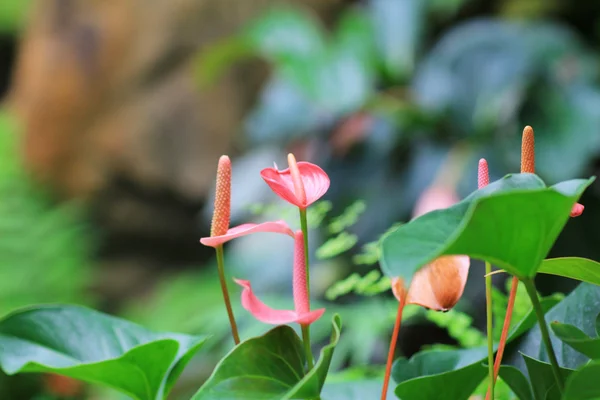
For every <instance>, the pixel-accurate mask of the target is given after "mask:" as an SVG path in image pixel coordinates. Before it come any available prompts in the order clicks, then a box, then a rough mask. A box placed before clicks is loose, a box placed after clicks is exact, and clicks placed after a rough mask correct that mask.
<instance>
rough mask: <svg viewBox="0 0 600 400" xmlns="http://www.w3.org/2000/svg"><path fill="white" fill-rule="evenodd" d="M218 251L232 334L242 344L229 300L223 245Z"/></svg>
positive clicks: (221, 279) (221, 280)
mask: <svg viewBox="0 0 600 400" xmlns="http://www.w3.org/2000/svg"><path fill="white" fill-rule="evenodd" d="M215 250H216V252H217V270H218V271H219V281H220V282H221V291H222V292H223V300H224V301H225V308H227V316H228V317H229V324H230V325H231V335H232V336H233V341H234V343H235V344H236V345H237V344H240V335H239V333H238V328H237V324H236V323H235V317H234V315H233V309H232V308H231V300H229V290H228V289H227V281H226V280H225V262H224V260H223V258H224V257H223V245H222V244H221V245H218V246H217V247H215Z"/></svg>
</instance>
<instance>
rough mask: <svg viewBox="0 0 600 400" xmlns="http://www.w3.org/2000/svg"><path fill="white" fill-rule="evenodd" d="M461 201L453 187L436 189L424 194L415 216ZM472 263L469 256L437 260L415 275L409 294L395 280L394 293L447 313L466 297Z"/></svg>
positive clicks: (418, 203) (401, 282)
mask: <svg viewBox="0 0 600 400" xmlns="http://www.w3.org/2000/svg"><path fill="white" fill-rule="evenodd" d="M458 200H459V199H458V197H457V196H456V193H455V192H454V190H452V189H451V188H448V187H445V186H433V187H431V188H429V189H427V190H426V191H425V192H423V194H422V195H421V197H420V198H419V200H418V201H417V204H416V205H415V209H414V212H413V217H414V218H416V217H418V216H420V215H422V214H426V213H428V212H430V211H433V210H437V209H442V208H448V207H450V206H452V205H453V204H455V203H457V202H458ZM470 264H471V263H470V259H469V257H467V256H444V257H440V258H437V259H435V260H433V261H432V262H431V263H430V264H427V265H426V266H424V267H423V268H421V269H420V270H419V271H417V272H416V273H415V275H414V277H413V279H412V281H411V283H410V287H409V289H408V293H407V292H406V288H405V285H404V282H403V281H402V279H399V278H395V279H393V280H392V291H393V292H394V295H395V296H396V298H397V299H398V300H400V298H401V297H402V296H405V304H417V305H420V306H423V307H426V308H430V309H432V310H436V311H447V310H449V309H451V308H452V307H454V305H455V304H456V303H457V302H458V300H459V299H460V297H461V296H462V294H463V291H464V289H465V284H466V283H467V276H468V274H469V266H470Z"/></svg>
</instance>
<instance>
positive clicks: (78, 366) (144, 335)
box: [0, 305, 206, 400]
mask: <svg viewBox="0 0 600 400" xmlns="http://www.w3.org/2000/svg"><path fill="white" fill-rule="evenodd" d="M205 340H206V337H205V336H188V335H181V334H174V333H155V332H151V331H148V330H146V329H144V328H142V327H141V326H138V325H135V324H133V323H131V322H128V321H125V320H121V319H118V318H114V317H111V316H108V315H105V314H102V313H99V312H97V311H94V310H90V309H87V308H84V307H78V306H70V305H68V306H42V307H36V308H27V309H23V310H19V311H16V312H14V313H12V314H10V315H8V316H7V317H5V318H4V319H3V320H2V321H0V366H1V367H2V369H3V370H4V371H5V372H6V373H7V374H9V375H13V374H16V373H20V372H53V373H57V374H61V375H66V376H70V377H72V378H75V379H79V380H83V381H87V382H93V383H99V384H103V385H106V386H110V387H112V388H114V389H116V390H119V391H121V392H123V393H125V394H127V395H129V396H131V397H133V398H134V399H139V400H157V399H162V398H164V397H165V396H166V395H167V393H168V390H169V389H170V388H171V387H172V385H173V383H174V382H175V380H176V379H177V377H178V376H179V374H180V373H181V372H182V370H183V367H184V366H185V364H186V363H187V362H188V361H189V360H190V358H191V356H192V355H193V354H194V353H195V352H196V351H197V350H198V349H199V348H200V347H201V346H202V345H203V344H204V342H205Z"/></svg>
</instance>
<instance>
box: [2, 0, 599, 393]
mask: <svg viewBox="0 0 600 400" xmlns="http://www.w3.org/2000/svg"><path fill="white" fill-rule="evenodd" d="M599 56H600V3H598V2H593V1H583V0H581V1H561V0H493V1H489V0H290V1H287V2H283V1H276V0H153V1H151V2H149V1H145V0H118V1H117V0H38V1H34V0H2V1H1V2H0V101H1V105H0V196H1V197H0V314H2V315H4V314H6V313H8V312H10V311H11V310H14V309H15V308H18V307H23V306H27V305H30V304H35V303H48V302H71V303H78V304H84V305H88V306H91V307H95V308H99V309H101V310H103V311H105V312H109V313H112V314H115V315H119V316H122V317H125V318H129V319H132V320H134V321H136V322H138V323H141V324H143V325H145V326H148V327H151V328H154V329H157V330H167V331H180V332H190V333H210V334H212V335H213V339H212V340H211V343H210V345H209V346H208V347H207V348H205V350H204V351H202V352H201V353H200V354H199V355H198V357H196V358H195V359H194V361H193V362H192V363H191V364H190V366H189V367H188V368H187V369H186V371H185V373H184V375H183V377H182V380H181V382H180V384H179V385H178V387H177V388H176V391H175V392H174V393H173V396H172V398H173V399H187V398H189V396H190V394H191V393H193V392H194V391H195V389H196V388H197V387H198V386H199V385H200V384H201V383H202V382H203V380H204V379H206V377H207V376H208V375H209V374H210V372H211V371H212V368H213V367H214V365H215V363H216V362H217V361H218V359H219V358H220V357H222V356H223V355H224V354H225V353H226V352H227V351H228V349H229V348H230V346H231V344H232V343H231V339H230V338H229V336H228V330H229V328H228V324H227V320H226V316H225V313H224V309H223V304H222V299H221V294H220V289H219V286H218V283H217V278H216V271H215V264H214V257H213V252H212V251H211V249H210V248H204V247H202V246H201V245H200V244H199V243H198V240H199V238H200V237H202V236H205V235H208V234H209V229H210V227H209V224H210V217H211V212H212V197H211V196H212V195H213V194H212V192H213V185H214V174H215V170H216V162H217V160H218V157H219V156H220V155H221V154H229V155H230V156H231V158H232V159H233V168H234V178H233V215H232V217H233V223H234V224H237V223H243V222H246V221H259V220H264V219H273V218H277V219H279V218H285V219H287V220H288V221H290V223H292V224H294V225H295V226H297V225H298V222H297V220H296V218H295V217H296V213H295V210H293V209H291V207H289V206H287V205H286V204H284V203H283V202H282V201H281V200H280V199H278V198H277V197H276V196H275V195H274V194H273V193H272V192H271V191H270V190H269V188H268V187H267V186H266V185H265V184H264V183H263V182H262V180H261V179H260V176H259V171H260V169H262V168H264V167H268V166H271V165H272V163H273V162H277V163H278V164H279V165H280V166H283V165H285V155H286V154H287V153H288V152H294V153H295V154H296V157H297V158H298V159H301V160H309V161H312V162H314V163H317V164H319V165H320V166H322V167H323V168H324V169H325V170H326V171H327V172H328V173H329V175H330V178H331V182H332V184H331V189H330V190H329V192H328V193H327V195H326V196H325V198H324V201H322V202H320V203H319V204H317V205H316V206H315V207H313V209H312V210H311V215H310V220H311V226H312V228H313V229H312V231H311V237H310V239H311V243H312V248H313V249H315V250H316V251H315V252H313V254H312V257H313V261H312V279H313V282H312V285H313V293H314V294H315V297H316V302H317V303H320V304H322V305H324V306H326V307H327V309H328V312H327V314H326V318H323V319H322V320H321V321H319V323H317V324H316V325H315V326H314V328H313V330H314V332H315V333H314V336H315V338H316V339H317V341H319V340H320V341H322V342H324V341H325V340H326V338H327V336H328V334H329V329H330V326H329V322H328V319H330V317H331V315H332V314H333V313H334V312H338V313H340V314H341V315H342V319H343V321H344V334H343V339H342V341H341V342H340V346H339V347H338V349H337V350H336V357H335V359H334V368H335V369H336V370H340V369H342V368H351V372H350V373H352V374H358V375H369V374H372V375H377V374H378V373H380V368H379V367H378V366H379V365H381V364H383V362H384V360H385V356H386V351H387V343H388V340H389V335H390V333H391V328H392V324H393V318H394V315H395V308H396V302H395V300H394V299H393V297H392V296H391V294H390V292H389V290H387V289H388V287H389V282H388V281H387V280H386V279H385V278H382V277H381V275H380V273H379V272H378V266H377V263H376V260H377V246H376V243H377V239H378V238H379V237H380V235H381V234H383V233H384V232H385V231H386V230H387V229H388V228H390V227H391V226H392V225H393V224H395V223H400V222H402V221H407V220H408V219H410V216H411V210H412V208H413V207H414V204H415V202H416V201H417V199H418V197H419V195H420V194H421V193H422V192H423V191H424V190H425V189H426V188H427V187H428V186H430V185H435V186H445V187H447V188H450V189H451V190H455V191H456V192H457V193H458V194H459V196H461V197H463V196H465V195H467V194H468V193H469V192H471V191H472V190H474V189H475V188H476V165H477V160H478V159H479V158H480V157H486V158H487V159H488V161H489V163H490V169H491V175H492V179H497V178H500V177H502V176H503V175H504V174H506V173H509V172H518V171H519V161H520V159H519V157H520V154H519V151H520V135H521V131H522V129H523V127H524V126H525V125H531V126H533V128H534V130H535V132H536V145H537V148H536V156H537V173H538V174H539V175H540V176H541V177H542V178H543V179H544V180H546V182H548V183H555V182H558V181H560V180H566V179H571V178H578V177H588V176H590V175H599V174H600V81H599V79H598V78H599V73H600V57H599ZM581 203H583V204H584V205H585V206H586V209H585V212H584V214H583V216H581V217H579V218H577V219H572V220H571V221H570V222H569V224H568V225H567V228H566V229H565V231H564V233H563V234H562V236H561V237H560V239H559V241H558V242H557V244H556V246H555V248H554V249H553V252H552V255H553V256H563V255H575V256H581V257H589V258H593V259H596V260H599V259H600V239H599V235H598V233H597V232H598V231H597V228H596V227H597V226H598V224H599V223H600V186H599V185H598V184H595V185H594V186H592V187H591V188H590V189H589V190H588V191H587V192H586V194H585V195H584V197H583V198H582V200H581ZM288 247H289V246H288V242H287V241H285V240H283V241H282V242H281V243H280V242H279V241H278V238H277V237H271V236H269V237H266V236H264V235H263V236H261V235H257V236H255V237H247V238H244V239H240V240H238V241H235V242H233V243H231V244H229V245H228V246H227V248H226V259H227V268H228V274H229V275H232V276H237V277H242V278H244V279H249V280H251V281H252V282H253V286H255V288H256V290H257V291H258V292H259V293H260V294H261V296H262V297H265V298H266V299H268V300H266V301H267V302H268V303H269V304H272V305H273V306H276V307H286V306H289V305H290V304H291V281H290V279H291V262H292V250H291V248H288ZM494 279H495V285H496V287H497V289H498V290H497V292H496V294H495V296H496V297H497V299H498V302H497V304H498V306H497V307H498V309H499V311H500V313H501V312H502V307H503V306H502V301H505V299H504V298H503V297H502V292H503V291H504V290H505V285H504V282H505V279H506V277H505V276H502V274H499V275H495V277H494ZM538 283H539V284H540V286H539V288H540V291H541V292H543V293H544V294H548V293H552V292H556V291H558V292H568V291H569V290H571V289H572V288H573V285H574V283H572V282H568V281H565V280H558V279H550V278H545V279H540V280H539V282H538ZM231 289H232V290H233V291H234V295H233V297H234V299H236V301H234V304H235V306H236V314H237V315H238V318H239V323H240V325H241V327H242V335H243V336H244V337H248V336H249V335H254V334H260V333H261V332H264V331H266V330H267V329H268V327H267V326H264V325H261V324H258V323H256V322H253V321H252V320H251V318H249V317H248V315H247V313H245V312H244V310H241V309H240V307H239V300H237V299H238V297H237V293H238V292H237V289H236V288H233V287H232V288H231ZM483 295H484V290H483V269H482V268H481V265H479V264H478V263H474V265H473V268H472V270H471V274H470V280H469V283H468V285H467V289H466V291H465V296H464V298H463V299H462V300H461V302H460V303H459V305H458V306H457V308H456V311H452V312H451V313H449V314H436V313H432V312H427V311H424V310H420V309H417V308H414V309H410V311H408V312H407V314H408V315H407V316H406V319H407V322H406V323H405V325H404V328H403V332H402V333H401V337H400V349H399V351H398V354H399V355H400V354H403V355H406V356H410V355H411V354H414V353H415V352H416V351H418V350H419V349H422V348H424V347H426V346H431V345H433V344H435V343H438V344H439V343H443V344H451V345H461V346H466V347H468V346H475V345H478V344H480V343H481V341H482V340H483V333H482V328H483V322H484V321H483V316H484V315H483V314H484V309H483V301H482V296H483ZM522 307H526V305H523V306H522ZM500 319H501V315H500ZM0 398H2V399H10V400H12V399H18V400H21V399H23V400H26V399H36V400H42V399H45V400H50V399H54V400H57V399H108V400H119V399H123V397H120V396H119V395H116V394H115V393H114V392H111V391H108V390H102V389H98V388H95V387H88V386H85V385H81V384H78V383H76V382H73V381H70V380H66V379H61V378H58V377H55V376H37V375H26V376H19V377H6V376H4V375H0Z"/></svg>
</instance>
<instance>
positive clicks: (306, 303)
mask: <svg viewBox="0 0 600 400" xmlns="http://www.w3.org/2000/svg"><path fill="white" fill-rule="evenodd" d="M305 262H306V259H305V257H304V237H303V235H302V231H296V233H295V234H294V270H293V292H294V310H275V309H273V308H271V307H269V306H267V305H266V304H265V303H263V302H262V301H260V300H259V299H258V297H256V295H255V294H254V292H253V291H252V286H251V285H250V282H248V281H245V280H241V279H236V280H235V281H236V283H237V284H238V285H240V286H241V287H242V288H244V290H243V291H242V307H244V308H245V309H246V310H248V311H249V312H250V314H252V315H253V316H254V318H256V319H257V320H259V321H261V322H264V323H267V324H273V325H280V324H289V323H292V322H296V323H298V324H300V325H310V324H312V323H313V322H315V321H316V320H317V319H319V318H321V316H322V315H323V313H324V312H325V309H324V308H321V309H318V310H315V311H310V300H309V297H308V291H307V289H306V268H305Z"/></svg>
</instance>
